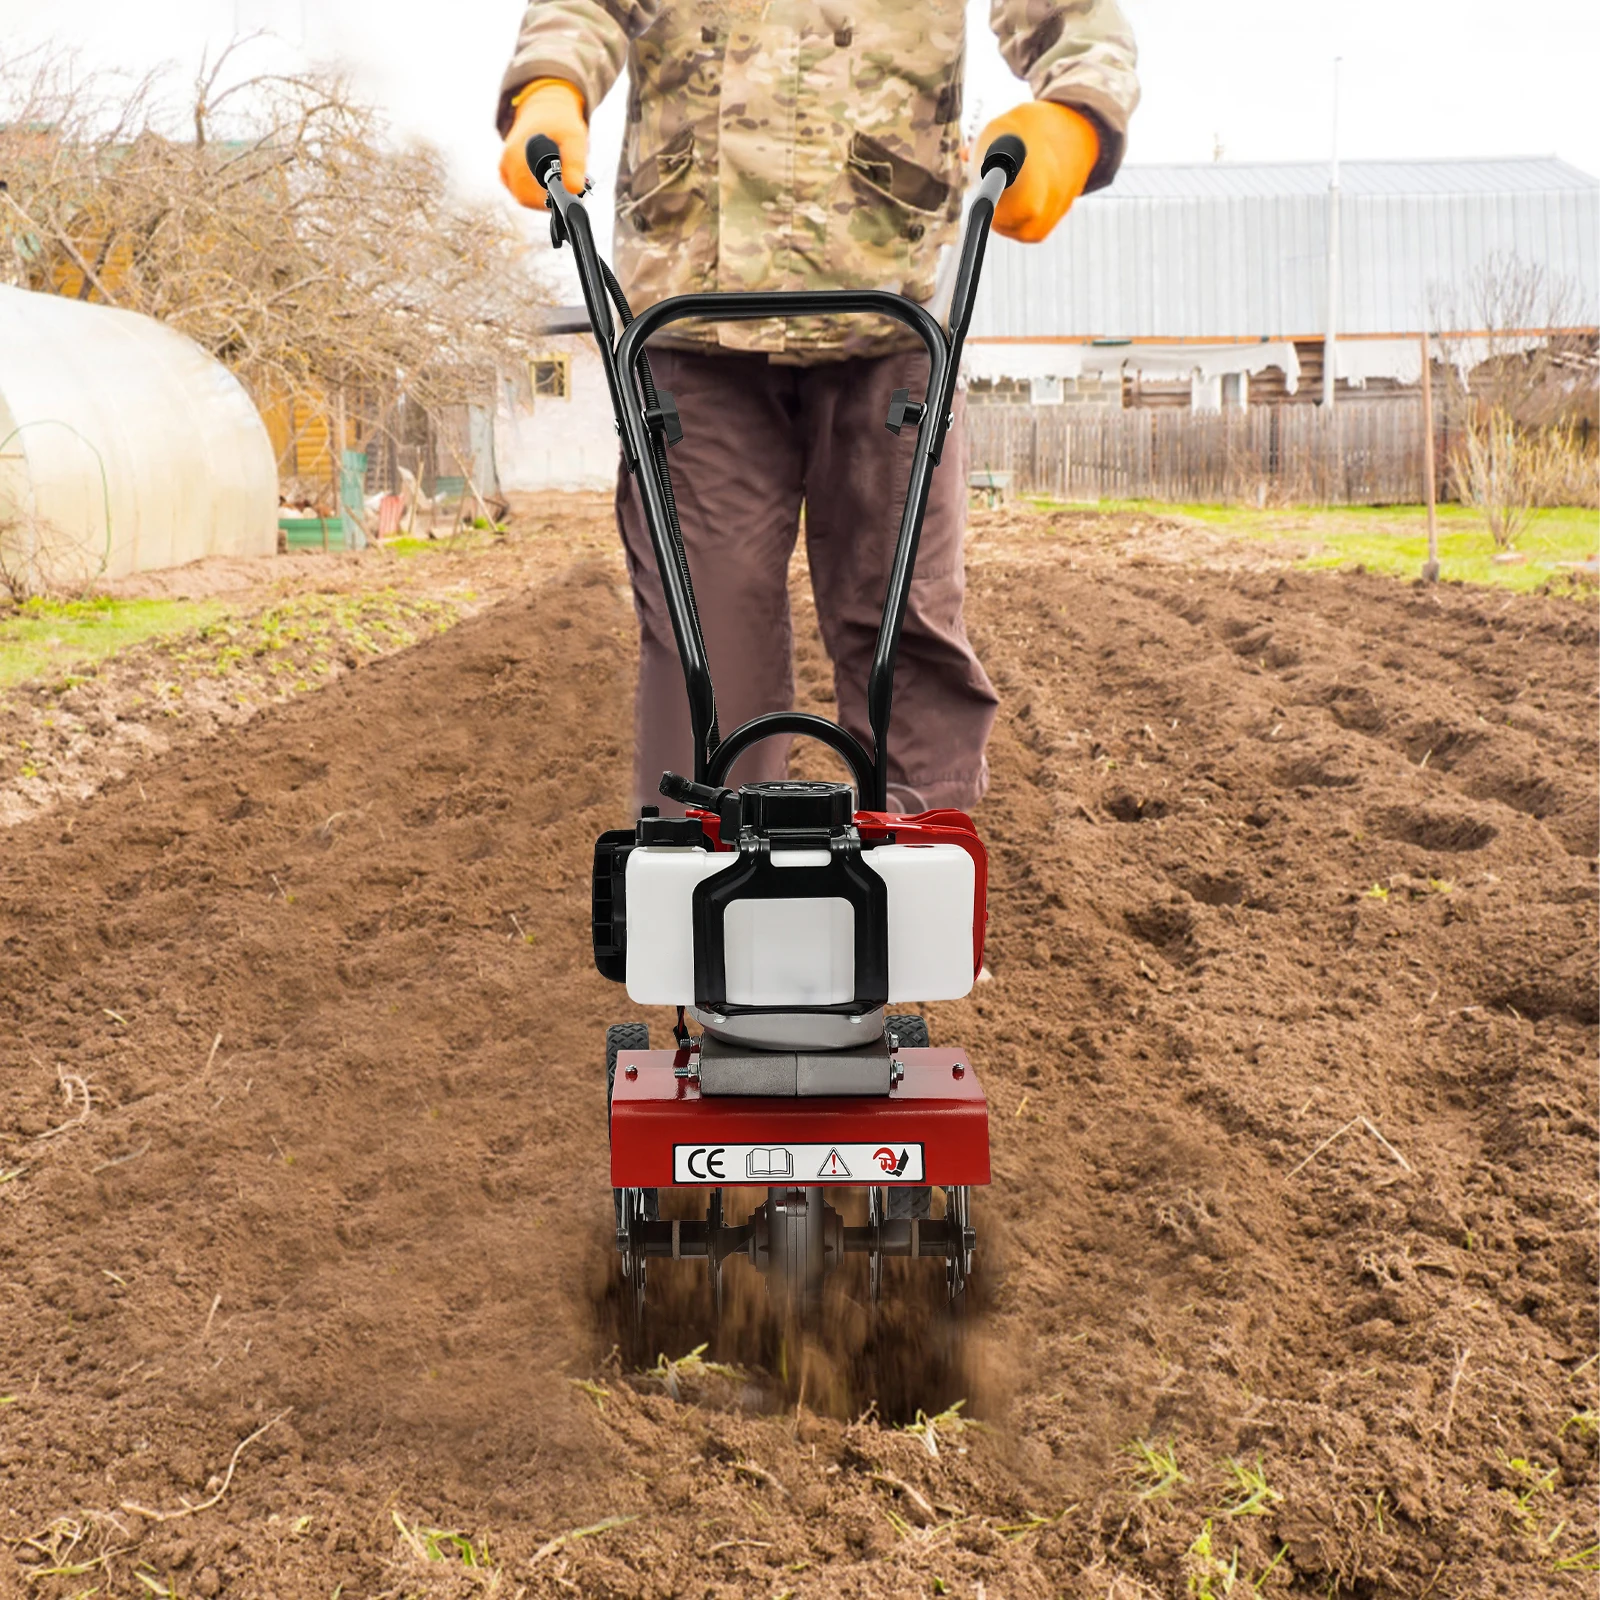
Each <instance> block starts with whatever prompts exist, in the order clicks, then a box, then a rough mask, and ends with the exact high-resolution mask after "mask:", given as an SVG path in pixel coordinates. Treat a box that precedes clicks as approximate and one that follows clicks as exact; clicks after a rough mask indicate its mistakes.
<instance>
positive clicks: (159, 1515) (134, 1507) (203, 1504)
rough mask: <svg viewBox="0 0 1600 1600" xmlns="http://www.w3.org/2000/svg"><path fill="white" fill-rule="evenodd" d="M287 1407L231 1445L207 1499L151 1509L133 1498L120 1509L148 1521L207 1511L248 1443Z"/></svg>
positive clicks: (224, 1489)
mask: <svg viewBox="0 0 1600 1600" xmlns="http://www.w3.org/2000/svg"><path fill="white" fill-rule="evenodd" d="M289 1409H290V1408H287V1407H286V1408H285V1409H284V1410H282V1411H280V1412H279V1413H278V1414H277V1416H275V1417H269V1418H268V1419H267V1421H265V1422H263V1423H262V1424H261V1426H260V1427H259V1428H257V1429H256V1431H255V1432H254V1433H252V1434H247V1435H246V1436H245V1437H244V1438H243V1439H241V1440H240V1441H239V1442H238V1444H236V1445H235V1446H234V1447H233V1455H232V1456H231V1457H230V1458H229V1460H228V1470H227V1471H226V1472H225V1473H224V1474H223V1475H222V1482H221V1483H220V1484H219V1485H218V1486H217V1492H216V1493H215V1494H213V1495H211V1496H210V1497H209V1498H208V1499H205V1500H201V1501H199V1502H197V1503H196V1504H194V1505H190V1504H189V1502H188V1501H187V1500H186V1501H184V1503H183V1505H182V1506H180V1507H179V1508H178V1509H177V1510H176V1511H152V1510H151V1509H150V1507H149V1506H142V1505H140V1504H139V1503H138V1502H137V1501H135V1500H124V1501H123V1502H122V1509H123V1510H124V1511H131V1512H132V1513H133V1514H134V1515H135V1516H138V1517H144V1518H145V1519H146V1520H147V1521H149V1522H176V1521H177V1520H178V1519H179V1518H180V1517H192V1516H193V1515H194V1514H195V1513H196V1512H197V1511H209V1510H210V1509H211V1508H212V1506H214V1505H216V1504H217V1503H218V1502H219V1501H220V1500H221V1499H222V1497H223V1495H225V1494H226V1493H227V1492H228V1486H229V1484H231V1483H232V1482H233V1472H234V1468H235V1467H237V1466H238V1465H239V1457H240V1456H242V1455H243V1454H244V1452H245V1450H246V1449H247V1448H248V1447H249V1446H250V1445H253V1444H254V1443H255V1442H256V1440H257V1439H259V1438H260V1437H261V1435H262V1434H264V1433H265V1432H266V1431H267V1429H268V1428H271V1427H273V1426H275V1425H276V1424H277V1423H280V1422H282V1421H283V1419H284V1418H285V1417H286V1416H288V1415H289Z"/></svg>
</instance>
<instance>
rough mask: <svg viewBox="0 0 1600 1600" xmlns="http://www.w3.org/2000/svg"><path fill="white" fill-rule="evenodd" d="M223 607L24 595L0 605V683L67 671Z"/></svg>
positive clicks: (206, 618)
mask: <svg viewBox="0 0 1600 1600" xmlns="http://www.w3.org/2000/svg"><path fill="white" fill-rule="evenodd" d="M227 609H228V608H227V607H226V606H225V605H222V604H221V603H220V602H218V601H214V600H113V599H110V598H109V597H107V596H97V597H94V598H91V599H87V600H47V599H34V600H28V601H25V602H24V603H23V604H22V605H20V606H18V607H16V608H15V609H14V610H13V609H7V610H0V689H6V688H9V687H10V686H11V685H12V684H15V683H21V682H23V681H24V680H26V679H31V678H52V677H63V676H66V675H68V674H70V673H71V671H72V670H73V668H74V667H81V666H84V665H86V664H87V663H89V662H93V661H100V660H103V659H104V658H105V657H106V656H109V655H112V654H113V653H114V652H116V651H118V650H122V649H125V648H126V647H127V646H128V645H131V644H138V643H139V642H140V641H141V640H143V639H149V638H152V637H154V636H156V635H166V634H175V633H183V632H186V631H187V630H188V629H190V628H199V627H203V626H205V624H206V623H208V622H214V621H216V619H217V618H218V617H221V616H222V615H224V614H225V612H226V611H227Z"/></svg>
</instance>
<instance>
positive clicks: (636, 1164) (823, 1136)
mask: <svg viewBox="0 0 1600 1600" xmlns="http://www.w3.org/2000/svg"><path fill="white" fill-rule="evenodd" d="M690 1054H691V1052H690V1051H688V1050H686V1049H683V1050H624V1051H623V1052H622V1053H621V1054H620V1055H619V1056H618V1057H617V1076H616V1084H615V1088H614V1090H613V1092H612V1099H611V1182H612V1184H613V1186H615V1187H617V1188H641V1189H655V1188H692V1187H696V1186H699V1185H704V1186H708V1187H714V1186H717V1185H719V1184H722V1183H726V1184H729V1185H735V1184H737V1185H741V1186H747V1185H750V1184H762V1183H766V1182H767V1178H766V1177H765V1176H761V1177H752V1176H749V1175H747V1174H746V1173H745V1172H744V1171H740V1172H737V1173H736V1172H732V1171H727V1170H723V1171H720V1172H719V1171H716V1170H715V1168H716V1163H715V1159H714V1158H713V1160H712V1169H713V1170H711V1171H706V1166H707V1161H706V1157H705V1156H695V1157H693V1158H692V1170H693V1171H694V1174H695V1175H694V1176H693V1177H689V1176H687V1175H686V1174H685V1172H684V1170H683V1162H684V1159H685V1158H684V1156H683V1155H682V1154H681V1152H683V1151H685V1150H688V1151H707V1152H710V1151H715V1150H717V1149H720V1148H724V1147H729V1146H731V1147H734V1148H736V1149H739V1148H746V1147H751V1146H756V1147H774V1149H773V1151H772V1152H771V1153H773V1154H780V1153H781V1152H782V1150H783V1149H784V1147H787V1146H794V1147H797V1148H805V1149H813V1148H815V1149H821V1150H824V1151H826V1150H829V1149H832V1148H833V1147H838V1148H839V1149H846V1148H847V1147H848V1149H849V1150H859V1149H861V1148H862V1147H869V1146H877V1147H882V1150H881V1154H883V1155H884V1156H887V1155H888V1152H889V1151H890V1150H891V1149H893V1150H896V1151H904V1150H905V1149H907V1148H911V1149H914V1150H916V1151H918V1152H919V1155H920V1160H919V1162H918V1163H917V1164H916V1165H913V1166H912V1167H910V1168H909V1169H908V1170H906V1171H905V1173H904V1175H903V1176H898V1177H897V1176H895V1175H893V1174H892V1173H890V1172H889V1171H887V1170H886V1169H885V1170H880V1169H879V1168H877V1167H874V1166H872V1165H870V1164H869V1165H867V1166H865V1167H863V1166H862V1164H861V1163H860V1162H859V1161H857V1160H856V1158H855V1157H854V1156H853V1155H852V1156H851V1158H850V1161H851V1170H849V1171H848V1172H842V1173H839V1174H838V1175H836V1176H830V1175H829V1173H828V1172H827V1171H817V1172H813V1171H811V1170H809V1169H807V1170H805V1171H804V1172H800V1171H796V1172H794V1173H792V1174H782V1175H783V1176H790V1177H792V1179H793V1181H798V1182H806V1183H812V1184H820V1185H822V1186H824V1187H860V1186H861V1185H864V1184H885V1185H892V1184H899V1183H907V1184H938V1185H940V1186H941V1187H948V1186H951V1185H956V1184H986V1183H988V1182H989V1106H988V1102H987V1101H986V1100H985V1099H984V1094H983V1088H982V1085H981V1084H979V1082H978V1077H977V1074H976V1073H975V1072H974V1071H973V1070H972V1066H971V1063H970V1062H968V1060H967V1056H966V1052H965V1051H963V1050H934V1049H928V1050H916V1049H906V1050H897V1051H896V1052H895V1059H896V1060H897V1061H898V1062H899V1063H900V1065H901V1067H902V1068H903V1069H904V1072H903V1076H901V1077H900V1078H899V1080H898V1081H897V1082H896V1083H895V1084H894V1086H893V1087H892V1088H891V1089H890V1091H889V1093H888V1094H887V1095H871V1096H843V1095H841V1096H833V1097H827V1098H817V1099H810V1098H806V1097H795V1098H790V1097H781V1098H780V1097H777V1096H772V1097H766V1096H760V1097H758V1096H723V1095H702V1094H701V1093H700V1084H699V1080H698V1079H696V1078H689V1077H681V1078H680V1077H678V1076H677V1075H676V1069H677V1068H680V1067H687V1066H688V1065H689V1064H690ZM675 1148H677V1149H678V1150H679V1151H680V1155H679V1157H678V1166H677V1168H676V1169H675V1165H674V1149H675ZM702 1172H704V1173H705V1175H704V1176H703V1177H702V1176H700V1174H701V1173H702ZM779 1175H780V1174H778V1173H776V1172H775V1173H774V1174H773V1176H779Z"/></svg>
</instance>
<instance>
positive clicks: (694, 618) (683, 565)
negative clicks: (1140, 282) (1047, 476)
mask: <svg viewBox="0 0 1600 1600" xmlns="http://www.w3.org/2000/svg"><path fill="white" fill-rule="evenodd" d="M525 155H526V158H527V162H528V169H529V171H530V172H532V173H533V176H534V178H535V179H536V180H537V181H538V182H539V184H540V185H541V186H542V187H543V188H544V190H545V193H546V195H547V197H548V198H547V205H548V206H549V208H550V210H551V211H552V212H553V213H554V219H553V221H554V223H555V224H558V226H554V227H553V229H552V240H553V242H554V243H556V244H557V245H560V244H562V243H566V242H570V243H571V245H572V247H573V253H574V254H575V255H576V257H577V267H578V281H579V283H580V284H581V286H582V288H583V299H584V304H585V306H586V307H587V309H588V312H589V321H590V325H591V327H592V328H593V330H594V333H595V342H596V343H597V344H598V345H599V347H600V362H601V366H602V368H603V370H604V372H605V375H606V386H607V388H608V389H609V390H610V393H611V405H612V411H613V413H614V414H615V416H616V419H617V425H618V431H619V432H620V433H621V435H622V449H623V460H624V462H625V463H626V465H627V468H628V470H629V471H630V472H633V473H636V474H637V476H638V480H639V493H640V499H641V500H642V502H643V504H644V511H645V521H646V523H647V524H648V526H649V529H650V535H651V542H652V544H653V546H654V549H655V555H656V565H657V567H658V568H659V570H660V574H661V582H662V588H663V590H664V592H665V597H666V602H667V614H668V616H669V617H670V619H671V621H672V629H673V634H674V637H675V639H676V642H677V646H678V659H679V661H680V663H681V664H682V666H683V676H684V686H685V688H686V690H687V692H688V697H689V721H690V726H691V728H692V729H693V732H694V741H695V782H696V783H699V784H706V785H707V786H708V787H718V786H719V785H720V780H721V779H722V778H724V777H726V775H727V772H728V768H729V766H731V765H732V758H733V756H734V755H735V754H736V753H742V751H743V750H745V749H748V748H749V747H750V746H751V745H752V744H754V743H756V742H757V741H758V740H759V739H762V738H766V737H770V736H771V735H773V734H784V733H808V734H811V735H812V736H813V737H819V738H823V739H824V742H826V743H828V744H831V745H832V746H833V748H834V749H835V750H836V751H838V753H839V754H841V755H843V756H844V757H845V759H846V760H847V761H848V762H849V764H850V766H851V769H852V774H853V775H854V776H855V778H856V781H857V786H858V788H859V789H860V790H861V802H862V804H863V806H864V808H866V809H869V810H874V811H882V810H884V809H885V808H886V805H887V799H888V794H887V791H888V782H889V718H890V711H891V706H892V702H893V699H894V668H895V658H896V656H897V655H898V653H899V649H900V634H901V630H902V629H903V627H904V625H905V616H906V607H907V604H908V602H909V600H910V594H911V576H912V572H913V571H914V569H915V567H916V560H917V546H918V544H919V543H920V541H921V538H922V519H923V516H924V514H925V513H926V511H927V505H928V490H929V486H930V482H931V479H932V476H933V469H934V467H935V466H937V465H938V462H939V458H940V455H941V454H942V452H943V449H944V442H945V438H946V435H947V434H948V432H949V429H950V426H951V423H952V422H953V420H954V417H953V408H954V403H955V391H956V382H957V379H958V377H959V370H960V364H961V349H962V345H963V344H964V343H965V342H966V337H967V328H968V326H969V324H970V323H971V321H972V311H973V303H974V300H975V298H976V294H977V284H978V273H979V271H980V270H981V268H982V266H983V254H984V246H985V244H986V243H987V241H988V236H989V225H990V223H991V222H992V221H993V220H994V209H995V205H996V204H997V202H998V201H999V199H1000V196H1001V195H1002V194H1003V193H1004V192H1005V190H1006V189H1007V188H1009V187H1010V185H1011V183H1012V181H1013V180H1014V179H1015V178H1016V176H1017V173H1018V172H1020V171H1021V169H1022V164H1023V162H1024V160H1025V159H1026V157H1027V149H1026V147H1025V146H1024V144H1023V142H1022V140H1021V139H1018V138H1017V137H1015V135H1012V134H1003V135H1001V137H1000V138H998V139H996V140H995V141H994V143H993V144H991V145H990V146H989V148H988V149H987V150H986V151H985V152H984V156H983V162H982V167H981V171H980V176H979V183H978V188H977V194H976V196H975V197H974V199H973V202H972V204H971V206H970V207H969V208H968V210H967V218H966V224H965V226H964V228H963V229H962V234H961V256H960V261H959V263H958V266H957V270H956V282H955V289H954V292H953V294H952V296H951V301H950V315H949V318H948V320H947V322H946V324H945V326H944V327H942V328H941V327H940V326H939V324H938V322H937V321H935V319H934V318H933V317H932V316H931V315H930V314H929V312H928V311H927V310H926V309H925V308H924V307H923V306H921V305H919V304H918V303H917V302H916V301H915V300H910V299H907V298H906V297H905V296H904V295H899V294H894V293H892V292H890V291H888V290H885V289H807V290H795V291H770V290H760V291H756V292H753V293H726V292H724V293H698V294H686V295H674V296H672V297H671V298H669V299H666V300H659V301H657V302H656V303H655V304H654V305H652V306H650V307H648V308H647V309H646V310H644V311H643V312H641V313H640V314H639V315H638V316H637V317H632V316H631V314H630V313H629V312H628V311H626V310H623V309H622V307H623V306H624V305H625V304H626V302H625V301H622V300H621V289H620V286H618V285H617V283H616V280H615V279H614V278H613V277H611V275H610V273H609V271H608V269H607V268H606V267H605V265H604V263H603V262H602V261H601V260H600V257H599V253H598V251H597V250H596V248H595V243H594V233H593V230H592V229H591V227H590V225H589V218H588V213H587V211H586V209H585V207H584V205H583V202H582V200H581V199H580V197H579V196H577V195H575V194H572V193H570V192H569V191H568V189H567V187H566V185H565V184H564V183H553V182H551V178H552V176H554V175H556V174H558V173H559V171H560V163H561V152H560V149H559V147H558V146H557V145H556V142H555V141H554V140H553V139H551V138H549V137H548V136H547V135H544V134H535V135H534V136H533V137H532V138H531V139H529V140H528V143H527V146H526V149H525ZM608 287H609V289H610V292H611V294H612V296H613V297H614V298H617V299H618V300H619V311H620V313H621V315H622V318H623V321H624V323H625V324H627V325H626V326H625V327H624V329H623V332H622V335H621V337H620V338H618V339H616V340H615V342H613V333H612V322H611V316H610V308H609V306H608V304H607V289H608ZM846 312H856V313H869V312H870V313H876V314H878V315H880V316H887V317H890V318H893V319H894V320H895V321H897V322H900V323H902V324H904V325H905V326H906V327H908V328H909V329H911V331H912V332H914V333H915V334H917V335H918V337H919V338H920V339H921V340H922V343H923V345H924V347H925V348H926V349H927V352H928V359H929V371H928V388H927V394H926V397H925V400H924V403H923V409H922V414H921V415H920V416H918V417H917V418H915V423H916V445H915V452H914V455H913V458H912V465H911V478H910V482H909V483H908V485H907V489H906V498H905V502H904V509H903V511H902V513H901V517H900V531H899V535H898V538H897V540H896V544H895V551H894V560H893V563H892V565H891V568H890V573H889V586H888V592H887V593H886V594H885V596H884V602H883V617H882V621H881V623H880V624H879V628H878V639H877V644H876V647H875V649H874V652H873V658H872V669H871V672H870V674H869V676H868V679H867V720H868V723H869V725H870V727H871V729H872V737H873V744H874V749H873V754H872V757H871V764H870V768H868V761H867V756H866V752H865V750H864V749H863V748H862V746H861V745H860V743H859V741H857V740H856V739H855V738H854V737H853V736H851V735H850V734H849V733H847V732H846V730H844V729H843V728H839V727H838V725H837V724H830V725H829V727H830V728H832V729H837V737H830V736H829V735H827V734H825V733H824V732H823V731H822V729H821V728H819V727H818V726H816V724H817V723H819V722H821V721H822V719H820V718H816V719H814V718H803V717H801V716H800V715H799V714H797V713H778V714H776V715H770V716H766V717H756V718H753V719H752V720H751V721H750V722H749V723H746V724H745V725H744V726H743V727H741V728H735V729H734V730H733V731H732V732H731V733H730V734H729V735H728V736H727V740H726V741H724V740H723V739H722V737H721V735H720V734H719V732H718V729H717V722H716V701H715V697H714V694H713V692H712V686H711V672H710V668H709V666H708V664H707V661H706V650H705V641H704V638H703V637H702V635H701V632H700V619H699V616H698V614H697V612H696V609H695V604H694V591H693V589H692V587H691V585H690V582H689V573H688V565H687V561H686V560H685V558H684V555H683V548H682V540H681V536H679V534H678V529H677V517H676V514H675V510H674V505H673V499H672V488H671V480H670V478H669V477H668V474H667V468H666V456H665V448H664V443H663V446H662V448H661V449H659V450H658V449H657V448H656V447H655V442H654V441H655V438H656V437H657V435H656V434H653V432H652V428H651V419H650V417H649V415H648V410H649V406H650V404H651V403H653V401H654V399H655V396H654V391H653V387H652V386H651V384H650V380H649V376H648V366H647V363H646V360H645V352H644V344H645V341H646V340H647V339H648V338H649V337H650V335H651V334H652V333H653V332H655V331H656V330H657V329H659V328H661V327H663V326H664V325H665V324H667V323H669V322H678V321H682V320H684V319H686V318H696V319H704V320H706V321H734V322H747V321H753V320H765V319H767V318H770V317H804V316H827V315H837V314H840V313H846ZM641 390H643V391H647V394H646V398H645V401H644V403H643V404H641V399H640V393H641ZM912 420H913V419H912V418H911V417H910V415H909V414H907V415H906V416H905V417H904V422H905V423H907V424H909V423H910V422H911V421H912ZM801 723H805V724H806V725H804V726H801V725H799V724H801ZM724 743H727V744H729V745H730V746H732V749H730V751H729V753H728V754H729V759H728V760H726V761H721V762H719V761H717V760H716V757H717V753H718V750H719V747H720V746H721V745H722V744H724ZM869 776H870V778H871V785H870V790H869V789H868V788H867V786H866V785H865V784H863V783H862V779H863V778H866V777H869Z"/></svg>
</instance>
